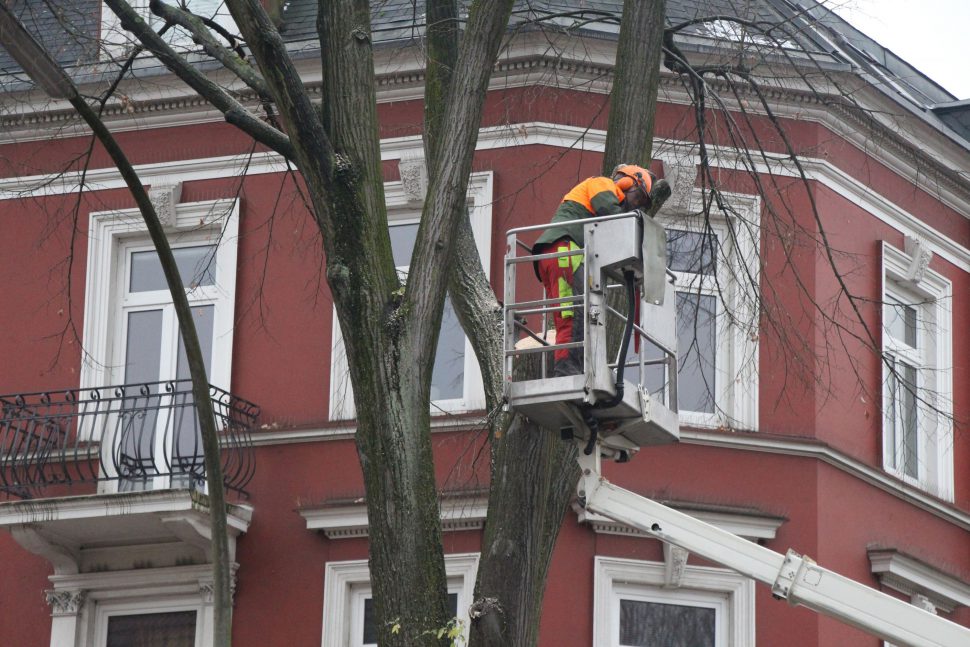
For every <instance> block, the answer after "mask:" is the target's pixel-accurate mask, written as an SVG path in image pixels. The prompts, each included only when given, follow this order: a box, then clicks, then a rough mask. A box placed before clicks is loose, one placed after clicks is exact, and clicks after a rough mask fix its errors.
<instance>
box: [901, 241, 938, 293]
mask: <svg viewBox="0 0 970 647" xmlns="http://www.w3.org/2000/svg"><path fill="white" fill-rule="evenodd" d="M903 249H904V250H905V251H906V254H907V255H909V257H910V261H909V265H908V266H907V267H906V279H907V280H908V281H910V282H911V283H913V284H914V285H919V283H920V282H921V281H922V280H923V277H924V276H926V270H927V268H928V267H929V266H930V261H931V260H933V252H931V251H930V250H929V249H928V247H927V245H926V241H925V240H923V239H922V238H919V237H913V236H907V237H906V242H905V246H904V247H903Z"/></svg>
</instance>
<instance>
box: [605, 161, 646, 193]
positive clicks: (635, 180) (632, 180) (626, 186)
mask: <svg viewBox="0 0 970 647" xmlns="http://www.w3.org/2000/svg"><path fill="white" fill-rule="evenodd" d="M613 182H614V183H615V184H616V186H617V188H619V189H620V190H621V191H623V192H624V193H626V192H627V191H629V190H630V189H632V188H634V187H639V188H640V190H641V191H642V192H643V195H644V196H646V197H647V199H649V198H650V188H651V186H652V185H653V173H651V172H650V171H648V170H647V169H645V168H642V167H640V166H635V165H633V164H619V165H618V166H617V167H616V168H615V169H613Z"/></svg>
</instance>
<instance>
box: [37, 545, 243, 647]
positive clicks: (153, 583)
mask: <svg viewBox="0 0 970 647" xmlns="http://www.w3.org/2000/svg"><path fill="white" fill-rule="evenodd" d="M236 568H237V565H235V564H233V566H232V570H233V572H235V569H236ZM49 579H50V581H51V584H53V586H54V588H53V591H54V592H55V593H57V592H62V591H63V592H74V591H79V592H83V596H84V597H83V600H84V602H83V604H82V605H81V607H80V608H79V609H78V612H77V614H75V615H74V617H71V618H59V617H56V616H55V618H54V620H53V622H52V636H51V647H104V642H105V641H104V637H105V630H106V628H107V624H106V623H107V616H109V615H114V614H116V613H153V612H158V611H176V610H195V611H196V612H197V615H196V647H205V646H206V645H210V644H212V643H211V638H212V629H211V627H212V623H213V621H214V616H213V612H214V611H213V606H212V601H211V597H210V596H209V595H208V591H209V590H211V587H212V584H213V574H212V566H211V565H208V564H206V565H199V566H176V567H168V568H146V569H138V570H128V571H113V572H93V573H81V574H77V575H52V576H50V578H49ZM65 621H66V622H65ZM57 625H67V626H66V627H64V628H68V629H74V631H73V632H72V631H63V630H62V627H59V626H57ZM55 632H56V635H55ZM67 634H71V636H70V638H68V637H67Z"/></svg>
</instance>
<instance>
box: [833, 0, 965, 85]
mask: <svg viewBox="0 0 970 647" xmlns="http://www.w3.org/2000/svg"><path fill="white" fill-rule="evenodd" d="M828 4H829V6H830V7H831V8H832V9H834V10H835V11H836V12H837V13H838V14H839V15H840V16H842V17H843V18H845V19H846V20H848V21H849V22H850V23H852V25H853V26H854V27H855V28H856V29H858V30H859V31H861V32H863V33H864V34H865V35H866V36H869V37H870V38H872V39H873V40H875V41H877V42H878V43H879V44H880V45H882V46H883V47H886V48H888V49H890V50H892V51H893V52H894V53H895V54H896V55H897V56H899V57H900V58H902V59H903V60H905V61H906V62H907V63H909V64H910V65H912V66H913V67H915V68H916V69H918V70H919V71H920V72H922V73H923V74H925V75H926V76H928V77H930V78H931V79H933V80H934V81H936V82H937V83H938V84H939V85H941V86H943V88H945V89H946V90H947V91H948V92H950V93H951V94H953V95H955V96H956V97H957V99H970V62H968V60H967V59H968V56H967V52H968V49H970V48H968V41H970V0H828Z"/></svg>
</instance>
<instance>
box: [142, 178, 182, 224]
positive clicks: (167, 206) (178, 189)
mask: <svg viewBox="0 0 970 647" xmlns="http://www.w3.org/2000/svg"><path fill="white" fill-rule="evenodd" d="M181 198H182V183H181V182H176V183H175V184H157V185H155V184H153V185H152V187H151V188H150V189H149V190H148V199H149V200H151V202H152V206H153V207H155V213H157V214H158V219H159V220H160V221H161V223H162V226H163V227H175V207H176V205H178V203H179V200H180V199H181Z"/></svg>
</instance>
